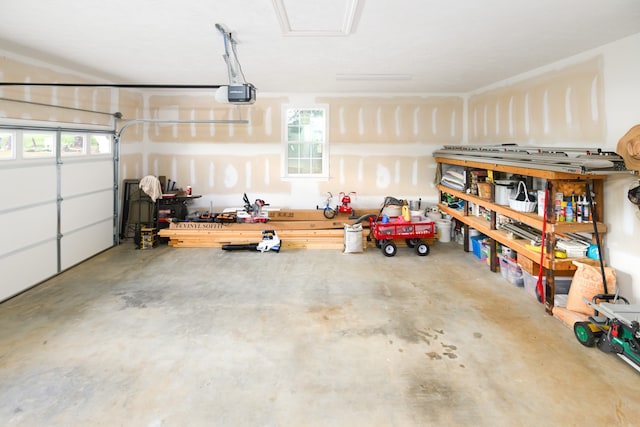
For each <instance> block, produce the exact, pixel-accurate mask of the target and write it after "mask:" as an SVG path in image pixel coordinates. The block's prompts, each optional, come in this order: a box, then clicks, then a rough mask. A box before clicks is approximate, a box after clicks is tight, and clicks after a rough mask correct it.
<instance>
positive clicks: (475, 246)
mask: <svg viewBox="0 0 640 427" xmlns="http://www.w3.org/2000/svg"><path fill="white" fill-rule="evenodd" d="M486 237H487V236H485V235H484V234H478V235H477V236H470V237H469V240H470V241H471V250H472V251H473V254H474V255H475V256H477V257H478V258H480V259H482V240H483V239H486Z"/></svg>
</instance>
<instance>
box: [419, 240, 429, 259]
mask: <svg viewBox="0 0 640 427" xmlns="http://www.w3.org/2000/svg"><path fill="white" fill-rule="evenodd" d="M416 253H417V254H418V255H420V256H427V255H429V245H427V244H426V243H425V242H418V245H417V246H416Z"/></svg>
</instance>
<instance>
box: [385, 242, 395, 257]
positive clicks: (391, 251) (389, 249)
mask: <svg viewBox="0 0 640 427" xmlns="http://www.w3.org/2000/svg"><path fill="white" fill-rule="evenodd" d="M396 252H398V248H397V247H396V244H395V243H393V242H386V243H385V244H384V245H383V246H382V253H383V254H384V256H394V255H395V254H396Z"/></svg>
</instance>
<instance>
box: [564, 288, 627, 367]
mask: <svg viewBox="0 0 640 427" xmlns="http://www.w3.org/2000/svg"><path fill="white" fill-rule="evenodd" d="M584 301H585V303H587V304H588V305H589V306H590V307H591V308H593V309H594V311H595V313H594V315H593V316H590V317H589V321H588V322H576V323H575V324H574V325H573V332H574V333H575V335H576V338H577V339H578V341H579V342H580V343H581V344H582V345H584V346H586V347H593V346H594V345H596V346H597V347H598V348H599V349H600V350H602V351H604V352H605V353H615V354H617V355H618V356H620V358H622V360H624V361H625V362H627V363H628V364H629V365H630V366H631V367H633V368H634V369H635V370H637V371H638V372H640V325H639V323H638V322H639V321H640V305H638V304H629V301H628V300H627V299H626V298H624V297H621V296H618V295H617V294H598V295H596V296H594V297H593V299H592V300H591V301H589V300H587V299H584Z"/></svg>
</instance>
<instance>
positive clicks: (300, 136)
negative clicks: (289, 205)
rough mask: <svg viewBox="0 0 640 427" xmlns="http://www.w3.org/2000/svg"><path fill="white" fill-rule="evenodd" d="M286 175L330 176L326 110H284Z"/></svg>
mask: <svg viewBox="0 0 640 427" xmlns="http://www.w3.org/2000/svg"><path fill="white" fill-rule="evenodd" d="M285 118H286V123H285V130H284V134H285V138H286V141H285V142H286V155H285V157H286V160H285V162H286V176H288V177H325V176H327V107H313V108H285Z"/></svg>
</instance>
